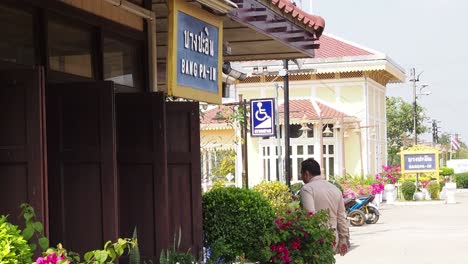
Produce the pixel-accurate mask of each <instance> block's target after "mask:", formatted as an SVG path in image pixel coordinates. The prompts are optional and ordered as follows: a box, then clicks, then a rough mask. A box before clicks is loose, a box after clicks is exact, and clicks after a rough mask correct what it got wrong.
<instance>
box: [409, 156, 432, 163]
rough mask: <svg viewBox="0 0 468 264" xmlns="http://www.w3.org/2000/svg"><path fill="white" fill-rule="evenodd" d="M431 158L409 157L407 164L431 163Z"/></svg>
mask: <svg viewBox="0 0 468 264" xmlns="http://www.w3.org/2000/svg"><path fill="white" fill-rule="evenodd" d="M432 158H433V157H431V156H427V155H425V156H418V157H409V158H408V162H431V161H433V159H432Z"/></svg>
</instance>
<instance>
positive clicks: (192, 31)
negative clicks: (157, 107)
mask: <svg viewBox="0 0 468 264" xmlns="http://www.w3.org/2000/svg"><path fill="white" fill-rule="evenodd" d="M177 24H178V26H179V32H178V36H177V84H178V85H183V86H190V87H193V88H195V89H199V90H202V91H206V92H210V93H215V94H218V71H219V70H220V69H218V60H219V57H218V46H219V43H218V35H219V29H218V28H216V27H214V26H212V25H210V24H208V23H206V22H204V21H201V20H199V19H197V18H195V17H193V16H190V15H188V14H185V13H184V12H182V11H179V12H178V14H177Z"/></svg>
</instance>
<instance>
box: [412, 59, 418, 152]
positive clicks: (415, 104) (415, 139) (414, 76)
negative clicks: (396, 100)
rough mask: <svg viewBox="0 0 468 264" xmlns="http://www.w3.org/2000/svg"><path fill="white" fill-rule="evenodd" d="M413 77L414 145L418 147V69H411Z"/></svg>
mask: <svg viewBox="0 0 468 264" xmlns="http://www.w3.org/2000/svg"><path fill="white" fill-rule="evenodd" d="M411 76H412V77H413V79H411V81H412V82H413V113H414V116H413V131H414V145H415V146H416V145H417V144H418V131H417V129H418V105H417V102H416V100H417V98H418V97H417V95H416V82H417V81H419V75H418V79H416V69H415V68H412V69H411Z"/></svg>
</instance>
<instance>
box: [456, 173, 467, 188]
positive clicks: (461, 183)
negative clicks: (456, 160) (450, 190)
mask: <svg viewBox="0 0 468 264" xmlns="http://www.w3.org/2000/svg"><path fill="white" fill-rule="evenodd" d="M455 181H456V182H457V187H458V188H468V172H464V173H460V174H456V175H455Z"/></svg>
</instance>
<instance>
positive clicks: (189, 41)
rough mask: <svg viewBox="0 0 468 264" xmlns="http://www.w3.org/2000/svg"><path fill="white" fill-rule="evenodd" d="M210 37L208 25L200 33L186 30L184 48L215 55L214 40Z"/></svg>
mask: <svg viewBox="0 0 468 264" xmlns="http://www.w3.org/2000/svg"><path fill="white" fill-rule="evenodd" d="M209 37H210V32H209V31H208V28H207V27H205V28H204V30H202V31H201V32H200V33H198V34H197V33H193V32H190V31H189V30H184V48H186V49H190V50H193V51H196V52H199V53H203V54H205V55H210V56H211V57H214V48H215V47H214V40H213V39H210V38H209Z"/></svg>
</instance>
